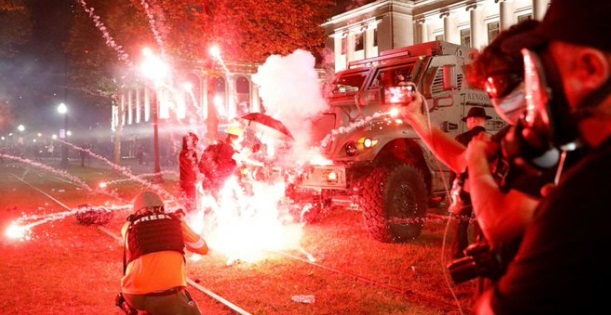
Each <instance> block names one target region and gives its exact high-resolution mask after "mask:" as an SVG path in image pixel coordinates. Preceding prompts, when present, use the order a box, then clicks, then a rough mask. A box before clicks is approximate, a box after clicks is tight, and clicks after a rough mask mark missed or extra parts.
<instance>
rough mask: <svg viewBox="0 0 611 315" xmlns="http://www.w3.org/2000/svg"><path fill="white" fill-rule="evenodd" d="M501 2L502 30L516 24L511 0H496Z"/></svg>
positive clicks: (500, 22) (500, 18)
mask: <svg viewBox="0 0 611 315" xmlns="http://www.w3.org/2000/svg"><path fill="white" fill-rule="evenodd" d="M496 1H497V2H498V4H499V27H500V28H501V31H504V30H506V29H508V28H509V27H510V26H511V25H513V24H514V21H513V15H512V14H511V3H509V1H510V0H496Z"/></svg>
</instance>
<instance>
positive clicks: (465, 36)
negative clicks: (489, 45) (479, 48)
mask: <svg viewBox="0 0 611 315" xmlns="http://www.w3.org/2000/svg"><path fill="white" fill-rule="evenodd" d="M460 44H461V45H463V46H467V47H471V29H468V28H465V29H463V30H460Z"/></svg>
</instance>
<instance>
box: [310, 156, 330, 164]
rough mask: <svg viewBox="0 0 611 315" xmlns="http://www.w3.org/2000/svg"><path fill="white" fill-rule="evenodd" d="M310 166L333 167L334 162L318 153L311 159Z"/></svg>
mask: <svg viewBox="0 0 611 315" xmlns="http://www.w3.org/2000/svg"><path fill="white" fill-rule="evenodd" d="M310 164H312V165H332V164H333V161H331V160H329V159H327V158H325V157H324V156H322V155H321V154H319V153H317V154H315V155H314V156H312V158H311V159H310Z"/></svg>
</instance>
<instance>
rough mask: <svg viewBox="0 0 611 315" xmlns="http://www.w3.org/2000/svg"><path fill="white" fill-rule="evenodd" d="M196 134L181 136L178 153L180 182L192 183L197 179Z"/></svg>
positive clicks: (182, 183)
mask: <svg viewBox="0 0 611 315" xmlns="http://www.w3.org/2000/svg"><path fill="white" fill-rule="evenodd" d="M197 140H198V139H197V136H195V135H194V134H192V133H189V134H187V135H185V136H184V137H182V149H181V150H180V154H179V155H178V165H179V167H180V184H181V185H184V184H194V183H195V182H196V181H197V160H198V159H197V152H196V151H195V148H196V146H197Z"/></svg>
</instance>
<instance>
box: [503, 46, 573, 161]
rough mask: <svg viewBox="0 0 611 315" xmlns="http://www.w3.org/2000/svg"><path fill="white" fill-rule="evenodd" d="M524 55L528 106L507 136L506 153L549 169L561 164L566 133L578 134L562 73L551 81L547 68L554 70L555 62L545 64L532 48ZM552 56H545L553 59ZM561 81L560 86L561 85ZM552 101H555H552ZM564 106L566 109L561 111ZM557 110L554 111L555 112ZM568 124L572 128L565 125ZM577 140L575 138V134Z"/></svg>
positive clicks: (504, 146) (504, 142) (526, 103)
mask: <svg viewBox="0 0 611 315" xmlns="http://www.w3.org/2000/svg"><path fill="white" fill-rule="evenodd" d="M522 55H523V57H524V85H523V86H524V92H523V95H524V101H525V105H526V106H525V109H524V112H523V113H522V115H521V117H520V118H519V119H518V121H517V123H516V125H515V126H514V127H513V128H512V130H511V131H510V132H508V134H507V135H506V137H505V139H504V141H503V143H502V147H503V154H504V155H505V156H506V157H508V158H510V160H513V161H516V160H517V161H519V163H518V164H528V165H531V166H535V167H537V168H540V169H547V168H551V167H554V166H555V165H557V164H558V161H559V157H560V151H559V149H558V148H561V147H562V145H561V143H562V144H564V143H570V141H567V140H566V139H567V138H571V137H569V136H568V135H567V133H569V134H575V132H574V128H575V127H574V125H573V126H570V124H568V123H567V122H566V118H565V117H567V115H562V112H566V111H567V110H568V104H567V102H566V99H565V98H564V91H563V89H562V85H561V82H560V81H559V76H558V75H555V76H553V77H552V78H555V79H556V80H555V81H549V80H548V76H547V75H546V70H547V69H552V71H553V70H555V67H554V66H553V64H552V65H551V66H548V67H544V63H543V61H542V60H541V58H540V57H539V56H538V55H537V54H536V53H534V52H533V51H530V50H527V49H524V50H522ZM549 59H551V57H548V59H546V61H547V62H550V61H551V60H549ZM558 84H560V85H558ZM552 103H553V104H552ZM560 108H564V109H565V110H560ZM552 110H554V111H556V112H554V111H552ZM566 126H569V127H566ZM569 129H570V130H569ZM572 138H573V139H574V137H572Z"/></svg>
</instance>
